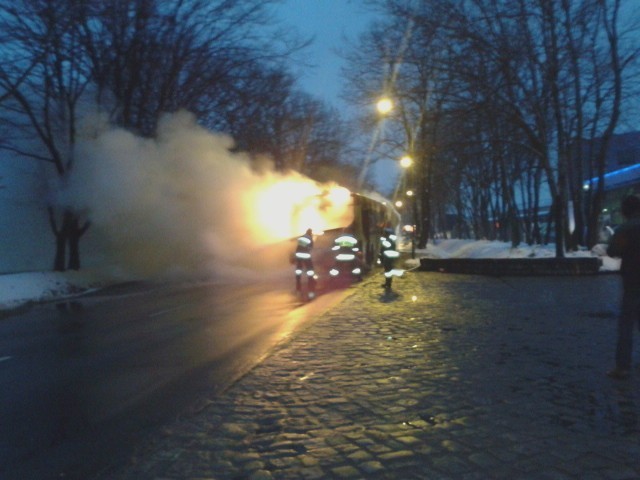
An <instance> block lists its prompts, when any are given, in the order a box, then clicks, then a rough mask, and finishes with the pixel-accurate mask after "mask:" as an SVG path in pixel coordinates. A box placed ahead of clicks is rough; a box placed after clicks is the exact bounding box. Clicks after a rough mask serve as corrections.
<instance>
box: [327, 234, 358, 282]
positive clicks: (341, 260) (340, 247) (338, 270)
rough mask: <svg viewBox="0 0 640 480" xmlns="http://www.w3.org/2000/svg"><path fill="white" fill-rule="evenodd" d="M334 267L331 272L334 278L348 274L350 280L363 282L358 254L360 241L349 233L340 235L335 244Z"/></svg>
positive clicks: (333, 249)
mask: <svg viewBox="0 0 640 480" xmlns="http://www.w3.org/2000/svg"><path fill="white" fill-rule="evenodd" d="M331 250H332V251H333V253H334V266H333V268H332V269H331V270H330V271H329V275H331V276H332V277H338V276H340V275H342V274H346V275H348V276H349V278H355V279H356V280H358V281H359V280H362V268H361V267H360V260H359V258H358V254H359V252H360V249H359V248H358V239H357V238H356V237H354V236H353V235H350V234H348V233H345V234H342V235H340V236H339V237H338V238H336V239H335V240H334V242H333V248H332V249H331Z"/></svg>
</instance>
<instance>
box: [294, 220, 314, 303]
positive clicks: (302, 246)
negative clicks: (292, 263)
mask: <svg viewBox="0 0 640 480" xmlns="http://www.w3.org/2000/svg"><path fill="white" fill-rule="evenodd" d="M312 249H313V232H312V231H311V229H310V228H308V229H307V231H306V232H305V234H304V235H302V236H301V237H298V245H297V247H296V251H295V259H296V291H297V292H301V291H302V275H303V273H305V274H306V276H307V289H308V292H307V296H308V298H309V299H313V298H314V297H315V296H316V272H315V271H314V270H313V261H312V259H311V250H312Z"/></svg>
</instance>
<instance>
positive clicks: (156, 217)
mask: <svg viewBox="0 0 640 480" xmlns="http://www.w3.org/2000/svg"><path fill="white" fill-rule="evenodd" d="M232 146H233V140H232V139H231V138H230V137H228V136H226V135H221V134H216V133H212V132H210V131H208V130H206V129H205V128H203V127H201V126H199V125H198V124H197V122H196V119H195V117H194V116H193V115H191V114H189V113H186V112H179V113H176V114H171V115H167V116H166V117H164V118H163V119H162V120H161V122H160V125H159V129H158V135H157V137H156V138H153V139H149V138H141V137H138V136H136V135H134V134H132V133H131V132H128V131H125V130H123V129H120V128H114V127H110V126H109V125H108V124H107V123H106V122H105V121H104V119H102V118H101V117H99V116H94V117H91V118H89V119H87V121H86V122H84V124H83V129H82V135H81V140H80V141H79V142H78V144H77V148H76V152H75V156H76V157H75V161H76V163H75V166H74V170H73V173H72V176H71V178H70V180H69V184H68V185H67V186H66V188H65V189H64V192H63V194H62V196H61V202H64V203H66V204H70V205H73V206H74V208H76V209H77V208H80V209H83V210H85V211H86V212H87V215H88V216H89V218H90V219H91V221H92V227H91V228H92V234H93V235H94V236H95V235H99V236H100V238H101V239H102V240H103V241H104V243H105V244H106V245H107V250H108V251H107V255H108V256H109V261H110V262H111V263H112V264H114V265H117V266H119V267H120V268H123V269H125V270H126V271H128V272H130V273H134V274H137V275H145V276H150V275H154V276H158V275H171V274H194V273H195V274H209V275H210V274H214V275H216V276H218V277H221V278H229V279H230V278H247V277H260V278H264V276H265V274H266V273H269V274H276V273H278V272H280V274H281V273H282V271H283V269H284V270H286V271H289V270H290V267H289V265H288V255H289V251H290V250H291V249H292V248H293V244H292V243H291V242H289V241H287V239H290V238H291V237H294V236H297V235H299V234H301V233H302V232H304V230H305V229H306V228H307V227H310V226H312V225H310V222H311V221H313V222H316V223H317V224H316V225H313V227H315V228H325V227H326V226H327V225H330V224H332V223H334V224H336V225H338V224H343V223H344V222H348V221H349V219H348V213H346V212H345V210H344V208H339V209H331V208H327V204H326V201H323V200H322V197H319V195H322V193H323V192H326V191H327V188H328V187H329V186H327V185H320V184H318V183H316V182H314V181H312V180H311V179H309V178H306V177H304V176H302V175H300V174H296V173H291V174H282V173H279V172H276V171H274V170H273V168H271V167H270V164H269V162H268V161H265V162H262V165H261V168H260V169H259V170H258V169H256V168H255V162H253V163H252V162H251V161H250V160H249V158H248V157H247V156H245V155H243V154H232V153H230V151H229V149H230V148H231V147H232ZM265 165H266V166H265ZM303 214H304V215H303ZM329 217H331V218H329ZM309 219H312V220H309Z"/></svg>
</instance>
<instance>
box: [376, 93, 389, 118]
mask: <svg viewBox="0 0 640 480" xmlns="http://www.w3.org/2000/svg"><path fill="white" fill-rule="evenodd" d="M376 108H377V109H378V113H381V114H382V115H386V114H387V113H389V112H390V111H391V110H392V109H393V102H392V101H391V99H390V98H387V97H383V98H381V99H380V100H378V103H376Z"/></svg>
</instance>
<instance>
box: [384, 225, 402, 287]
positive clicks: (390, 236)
mask: <svg viewBox="0 0 640 480" xmlns="http://www.w3.org/2000/svg"><path fill="white" fill-rule="evenodd" d="M396 240H397V237H396V235H395V233H394V231H393V229H391V228H385V229H384V236H383V237H381V238H380V262H381V263H382V267H383V268H384V285H383V286H384V289H385V292H387V293H389V292H391V282H392V281H393V276H394V274H395V272H394V268H393V267H394V266H395V263H396V259H397V258H398V257H399V256H400V252H398V250H396Z"/></svg>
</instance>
